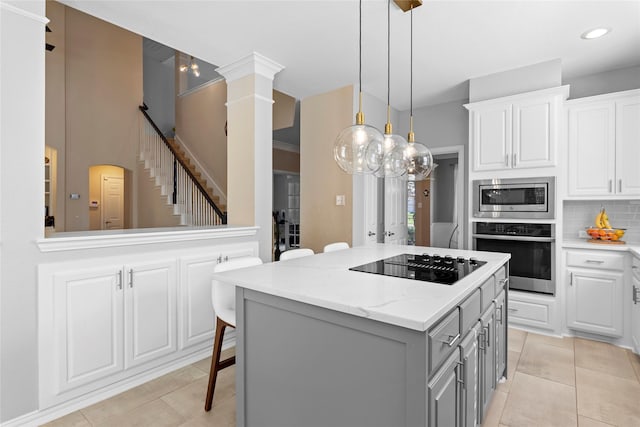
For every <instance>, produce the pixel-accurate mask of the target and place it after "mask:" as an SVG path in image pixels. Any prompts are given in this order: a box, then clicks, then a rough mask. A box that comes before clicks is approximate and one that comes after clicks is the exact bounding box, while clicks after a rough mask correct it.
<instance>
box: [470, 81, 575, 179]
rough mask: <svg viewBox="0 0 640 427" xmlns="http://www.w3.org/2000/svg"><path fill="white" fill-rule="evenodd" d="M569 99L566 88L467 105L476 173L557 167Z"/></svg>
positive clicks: (473, 165)
mask: <svg viewBox="0 0 640 427" xmlns="http://www.w3.org/2000/svg"><path fill="white" fill-rule="evenodd" d="M567 95H568V87H567V86H563V87H560V88H553V89H546V90H541V91H536V92H529V93H524V94H520V95H514V96H509V97H505V98H498V99H493V100H488V101H480V102H476V103H473V104H467V105H466V107H467V108H468V109H469V111H470V116H469V128H470V129H469V132H470V141H469V143H470V149H471V150H472V158H473V164H472V168H473V171H474V172H478V171H487V170H505V169H514V168H520V169H524V168H538V167H549V166H555V165H556V146H557V140H558V114H559V113H560V109H561V106H562V101H563V100H564V99H566V98H567Z"/></svg>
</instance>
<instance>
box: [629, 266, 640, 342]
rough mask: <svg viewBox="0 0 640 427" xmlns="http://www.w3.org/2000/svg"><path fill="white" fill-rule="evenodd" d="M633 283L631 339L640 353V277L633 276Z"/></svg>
mask: <svg viewBox="0 0 640 427" xmlns="http://www.w3.org/2000/svg"><path fill="white" fill-rule="evenodd" d="M639 274H640V273H639ZM631 284H632V287H631V290H632V294H631V303H632V304H631V340H632V341H633V351H634V352H635V353H636V354H640V279H638V278H637V277H632V278H631Z"/></svg>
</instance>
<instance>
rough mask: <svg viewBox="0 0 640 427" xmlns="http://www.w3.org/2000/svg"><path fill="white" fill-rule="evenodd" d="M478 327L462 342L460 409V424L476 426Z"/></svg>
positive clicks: (467, 426) (469, 426) (466, 426)
mask: <svg viewBox="0 0 640 427" xmlns="http://www.w3.org/2000/svg"><path fill="white" fill-rule="evenodd" d="M476 334H477V331H476V328H473V329H471V331H470V332H469V333H468V334H467V336H466V337H465V338H464V339H463V340H462V342H460V352H461V357H462V368H461V371H462V379H461V381H462V383H461V384H462V393H461V395H462V399H461V408H460V409H461V410H460V425H461V426H464V427H474V426H475V425H476V407H477V404H478V403H477V393H476V391H477V390H476V381H477V380H476V374H477V372H478V338H477V335H476Z"/></svg>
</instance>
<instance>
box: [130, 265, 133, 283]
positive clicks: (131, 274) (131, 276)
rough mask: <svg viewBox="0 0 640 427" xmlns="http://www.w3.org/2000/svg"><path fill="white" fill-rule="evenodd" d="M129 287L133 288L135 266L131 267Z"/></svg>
mask: <svg viewBox="0 0 640 427" xmlns="http://www.w3.org/2000/svg"><path fill="white" fill-rule="evenodd" d="M129 287H130V288H133V268H131V269H129Z"/></svg>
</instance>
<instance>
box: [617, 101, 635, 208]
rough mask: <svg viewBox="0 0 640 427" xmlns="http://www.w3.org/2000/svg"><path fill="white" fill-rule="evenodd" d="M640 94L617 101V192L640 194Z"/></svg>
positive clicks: (630, 194)
mask: <svg viewBox="0 0 640 427" xmlns="http://www.w3.org/2000/svg"><path fill="white" fill-rule="evenodd" d="M638 159H640V96H635V97H630V98H626V99H624V100H621V101H618V102H616V193H617V194H620V195H624V196H640V167H638V162H639V160H638Z"/></svg>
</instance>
